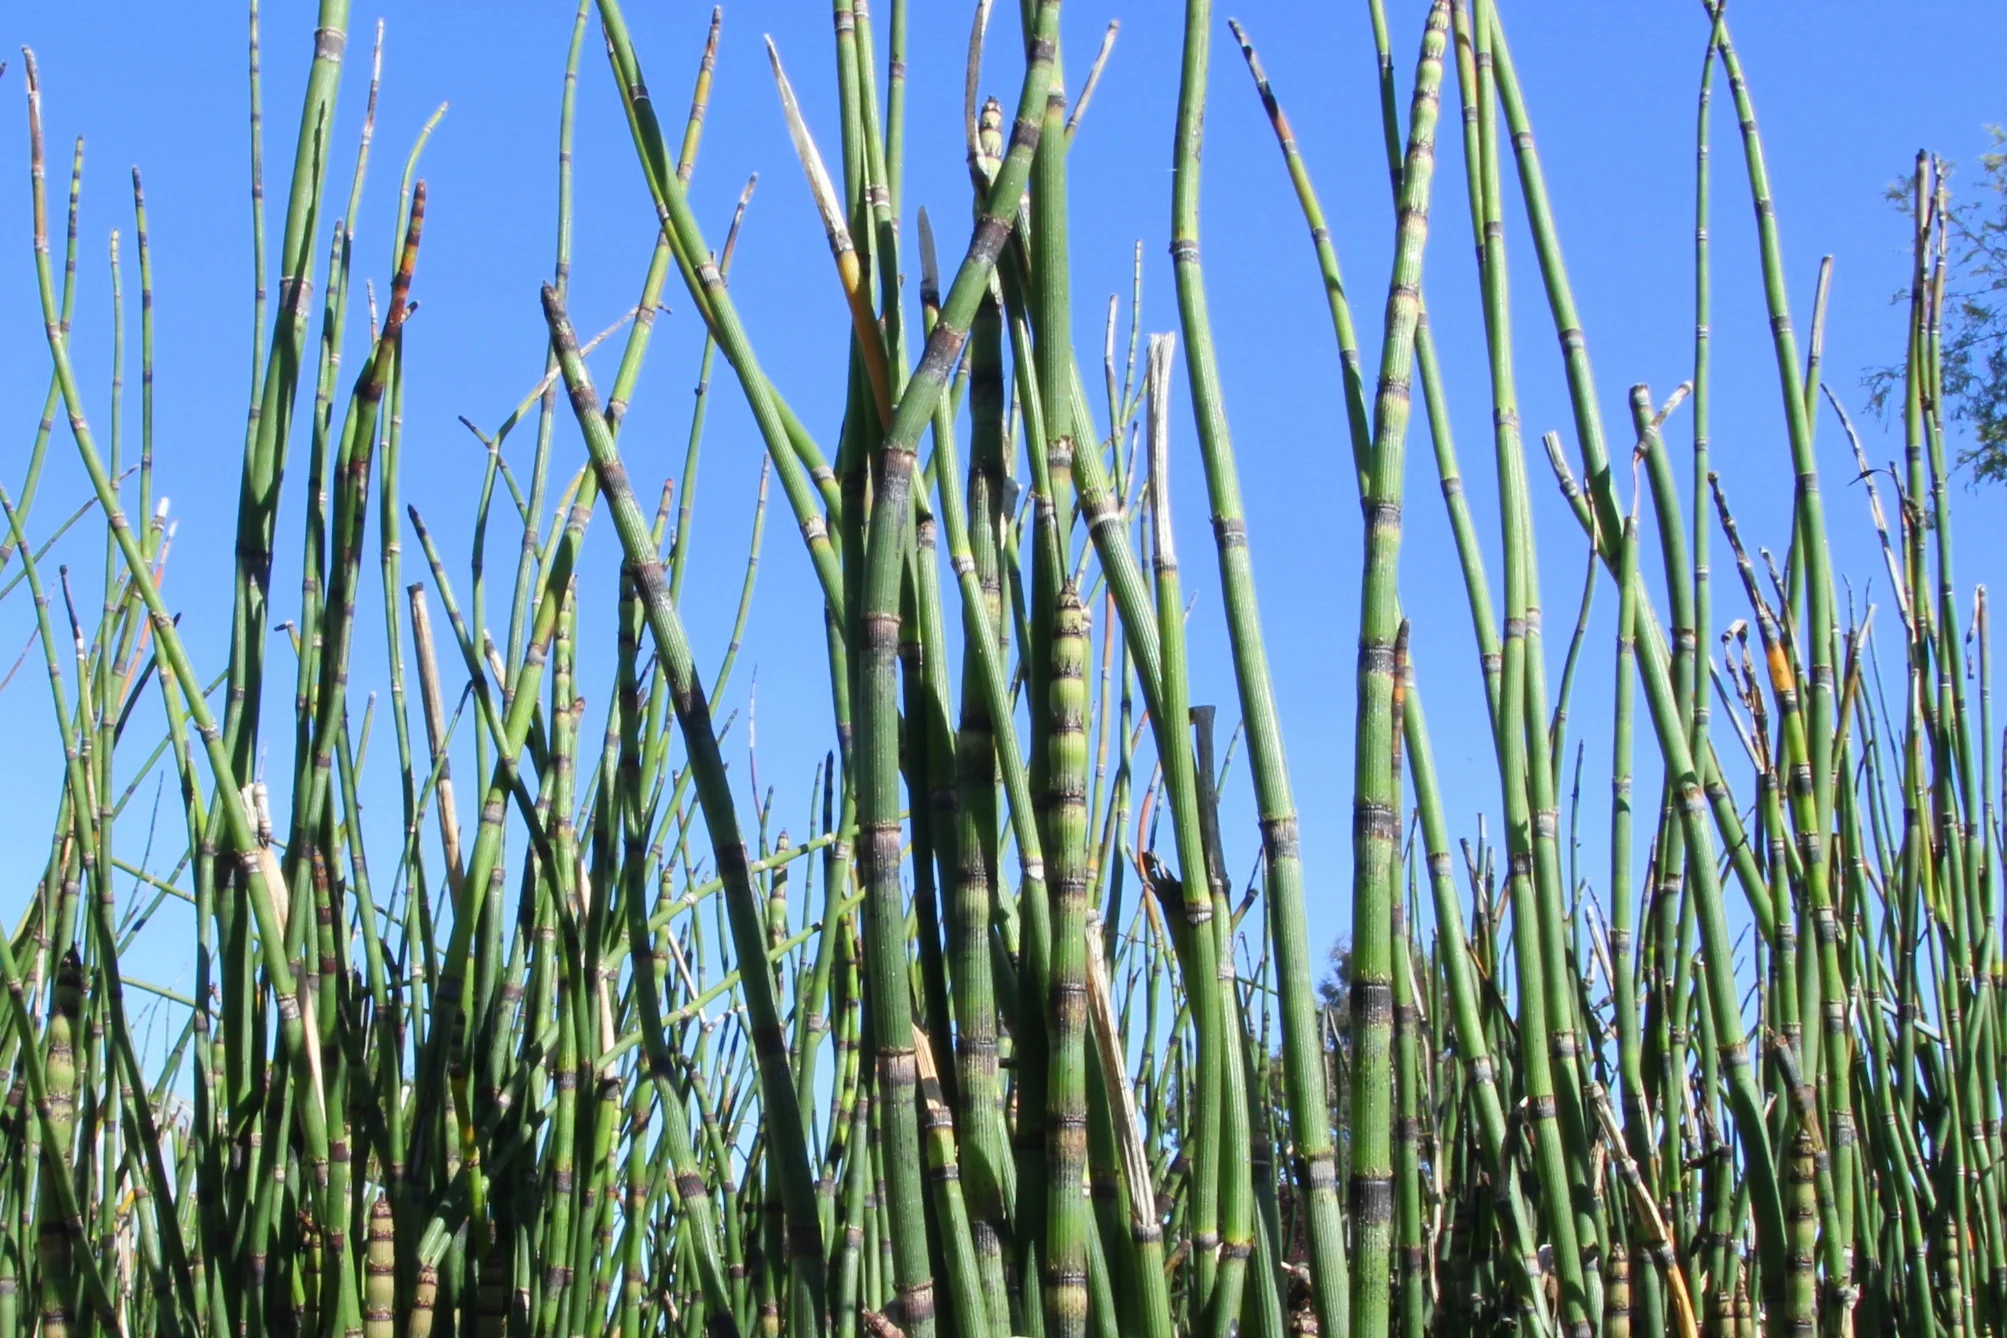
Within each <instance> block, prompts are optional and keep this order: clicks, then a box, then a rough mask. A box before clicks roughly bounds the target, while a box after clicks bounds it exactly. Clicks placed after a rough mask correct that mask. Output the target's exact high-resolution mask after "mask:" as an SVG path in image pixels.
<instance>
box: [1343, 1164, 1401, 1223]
mask: <svg viewBox="0 0 2007 1338" xmlns="http://www.w3.org/2000/svg"><path fill="white" fill-rule="evenodd" d="M1352 1220H1353V1221H1355V1222H1357V1223H1359V1225H1360V1226H1361V1227H1364V1228H1366V1229H1368V1230H1371V1229H1372V1228H1374V1227H1384V1226H1386V1225H1388V1224H1389V1223H1391V1222H1392V1221H1393V1220H1394V1178H1393V1177H1392V1176H1390V1175H1370V1174H1359V1175H1355V1176H1353V1177H1352Z"/></svg>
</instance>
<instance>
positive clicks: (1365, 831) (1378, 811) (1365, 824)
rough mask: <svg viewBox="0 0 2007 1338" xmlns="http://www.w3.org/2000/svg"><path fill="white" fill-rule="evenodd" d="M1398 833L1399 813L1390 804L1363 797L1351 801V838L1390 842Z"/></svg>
mask: <svg viewBox="0 0 2007 1338" xmlns="http://www.w3.org/2000/svg"><path fill="white" fill-rule="evenodd" d="M1400 834H1401V818H1400V814H1399V813H1397V812H1395V810H1394V806H1393V805H1392V804H1385V803H1381V802H1379V801H1377V800H1373V799H1366V798H1363V797H1362V798H1358V799H1354V800H1353V801H1352V839H1353V840H1355V841H1389V842H1391V841H1393V840H1395V839H1396V838H1398V837H1399V836H1400Z"/></svg>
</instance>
